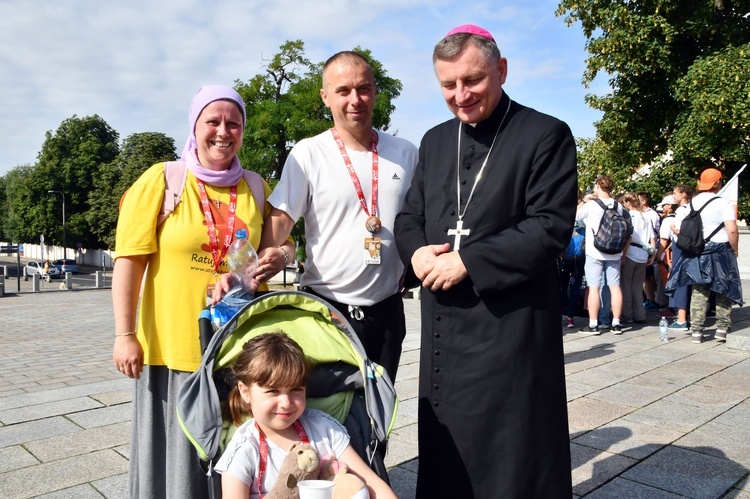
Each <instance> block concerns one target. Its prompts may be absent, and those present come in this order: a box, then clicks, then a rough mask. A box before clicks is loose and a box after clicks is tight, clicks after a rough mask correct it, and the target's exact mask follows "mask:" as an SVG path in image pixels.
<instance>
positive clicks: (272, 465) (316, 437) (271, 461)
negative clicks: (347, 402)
mask: <svg viewBox="0 0 750 499" xmlns="http://www.w3.org/2000/svg"><path fill="white" fill-rule="evenodd" d="M299 422H300V423H302V427H303V428H304V429H305V433H307V438H308V439H310V445H312V446H313V447H315V451H316V452H317V453H318V458H319V459H323V458H324V457H326V456H330V455H335V456H336V458H339V457H340V456H341V454H343V453H344V451H345V450H346V448H347V447H348V446H349V434H348V433H347V432H346V429H345V428H344V427H343V426H341V424H340V423H339V422H338V421H336V420H335V419H333V418H332V417H331V416H329V415H328V414H326V413H325V412H322V411H318V410H316V409H305V412H304V413H302V416H301V417H300V418H299ZM266 442H268V464H267V467H266V475H265V477H264V478H263V495H264V496H265V495H266V494H267V493H268V492H269V491H270V490H271V488H273V485H274V484H275V483H276V479H277V478H278V476H279V468H281V463H282V462H283V461H284V458H285V457H286V455H287V454H288V452H289V449H282V448H280V447H279V446H278V445H276V444H275V443H273V442H271V441H270V440H266ZM259 449H260V437H259V434H258V429H257V428H256V426H255V419H250V420H249V421H247V422H245V423H244V424H243V425H242V426H240V427H239V428H237V431H236V432H235V434H234V435H233V436H232V440H231V441H230V442H229V445H227V448H226V450H225V451H224V454H222V456H221V457H220V458H219V461H218V462H217V463H216V467H215V468H214V469H215V470H216V471H218V472H219V473H222V474H223V473H229V474H230V475H232V476H234V477H236V478H237V479H238V480H241V481H242V482H243V483H245V484H246V485H247V486H248V487H250V497H251V498H252V499H254V498H256V497H260V496H259V494H258V484H257V479H258V463H259V462H260V459H259V456H260V451H259Z"/></svg>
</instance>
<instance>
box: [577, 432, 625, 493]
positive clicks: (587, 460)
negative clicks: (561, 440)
mask: <svg viewBox="0 0 750 499" xmlns="http://www.w3.org/2000/svg"><path fill="white" fill-rule="evenodd" d="M570 459H571V468H572V479H573V493H574V494H576V495H584V494H587V493H588V492H591V491H592V490H594V489H596V488H597V487H599V486H600V485H602V484H603V483H605V482H608V481H609V480H611V479H612V478H613V477H615V476H617V475H619V474H620V473H622V472H623V471H624V470H626V469H628V468H629V467H631V466H633V465H634V464H635V463H637V462H638V461H637V460H635V459H631V458H629V457H625V456H620V455H619V454H612V453H609V452H604V451H600V450H598V449H592V448H591V447H586V446H583V445H578V444H575V443H572V444H570Z"/></svg>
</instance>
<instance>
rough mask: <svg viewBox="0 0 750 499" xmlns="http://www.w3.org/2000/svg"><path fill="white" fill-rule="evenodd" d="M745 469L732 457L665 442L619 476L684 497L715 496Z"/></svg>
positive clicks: (727, 488)
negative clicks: (717, 455) (665, 445)
mask: <svg viewBox="0 0 750 499" xmlns="http://www.w3.org/2000/svg"><path fill="white" fill-rule="evenodd" d="M746 473H747V469H745V468H744V467H743V466H742V465H740V464H737V463H735V462H733V461H729V460H727V459H721V458H717V457H714V456H709V455H707V454H703V453H700V452H695V451H693V450H691V449H685V448H681V447H675V446H669V447H666V448H664V449H662V450H661V451H659V452H657V453H656V454H654V455H653V456H651V457H649V458H648V459H646V460H644V461H642V462H640V463H639V464H637V465H636V466H634V467H633V468H631V469H629V470H627V471H626V472H625V473H623V474H622V478H627V479H629V480H633V481H635V482H639V483H643V484H645V485H651V486H653V487H657V488H660V489H663V490H668V491H671V492H674V493H676V494H682V495H685V496H688V497H695V498H704V497H705V498H717V497H721V496H722V495H723V494H724V493H725V492H726V491H727V490H729V489H730V488H731V487H732V486H733V485H734V484H735V483H736V482H737V481H738V480H739V479H740V478H742V477H743V476H745V474H746Z"/></svg>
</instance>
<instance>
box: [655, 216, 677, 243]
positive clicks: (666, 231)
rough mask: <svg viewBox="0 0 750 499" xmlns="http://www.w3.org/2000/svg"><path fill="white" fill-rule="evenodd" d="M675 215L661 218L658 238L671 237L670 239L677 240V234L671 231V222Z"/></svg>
mask: <svg viewBox="0 0 750 499" xmlns="http://www.w3.org/2000/svg"><path fill="white" fill-rule="evenodd" d="M674 219H675V216H674V215H667V216H666V217H664V218H662V219H661V224H660V225H659V239H671V240H672V241H675V240H677V236H676V235H675V233H674V232H672V224H673V223H674Z"/></svg>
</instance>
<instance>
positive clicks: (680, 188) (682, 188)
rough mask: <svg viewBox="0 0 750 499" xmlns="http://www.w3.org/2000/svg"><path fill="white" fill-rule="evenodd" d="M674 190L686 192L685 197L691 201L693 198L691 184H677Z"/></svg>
mask: <svg viewBox="0 0 750 499" xmlns="http://www.w3.org/2000/svg"><path fill="white" fill-rule="evenodd" d="M674 190H676V191H678V192H680V193H682V194H684V195H685V199H686V200H687V201H690V200H691V199H693V188H692V187H690V186H689V185H685V184H679V185H675V186H674Z"/></svg>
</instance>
